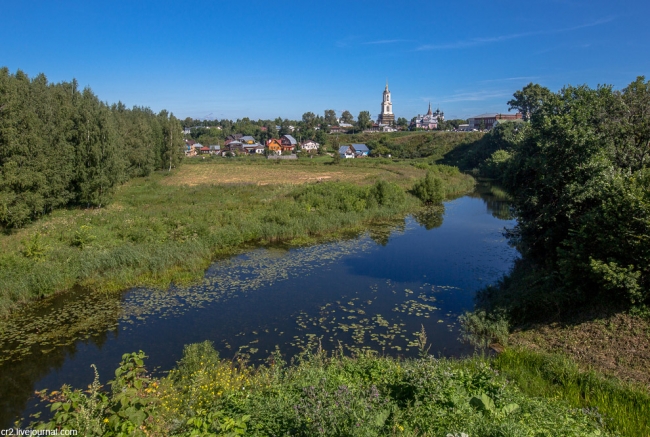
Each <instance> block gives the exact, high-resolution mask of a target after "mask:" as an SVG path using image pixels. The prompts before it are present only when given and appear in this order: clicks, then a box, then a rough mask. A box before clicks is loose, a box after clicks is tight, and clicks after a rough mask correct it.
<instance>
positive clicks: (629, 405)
mask: <svg viewBox="0 0 650 437" xmlns="http://www.w3.org/2000/svg"><path fill="white" fill-rule="evenodd" d="M493 365H494V367H495V368H497V369H499V370H500V371H502V372H503V373H504V374H505V375H507V376H508V378H510V379H512V380H513V381H514V382H515V383H516V385H518V386H519V388H520V389H521V390H522V391H523V392H524V393H525V394H526V395H528V396H534V397H543V398H548V399H560V400H562V401H564V402H567V403H568V404H569V405H571V406H572V407H574V408H581V409H583V410H585V411H588V412H589V414H591V415H593V416H594V417H596V418H598V420H602V421H603V422H604V424H605V427H606V428H607V429H609V430H611V431H614V432H618V433H620V434H621V435H625V436H631V437H632V436H635V437H647V436H649V435H650V393H648V391H647V390H645V389H644V388H641V387H637V386H634V385H630V384H627V383H623V382H621V381H618V380H615V379H608V378H605V377H603V376H600V375H598V374H596V373H595V372H593V371H587V372H585V371H580V370H579V368H578V366H577V364H576V363H575V362H573V361H571V360H570V359H569V358H566V357H563V356H561V355H549V354H541V353H536V352H532V351H527V350H522V349H517V350H506V351H505V352H504V353H502V354H500V355H499V356H498V357H497V358H496V359H495V360H494V364H493Z"/></svg>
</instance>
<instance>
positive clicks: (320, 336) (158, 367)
mask: <svg viewBox="0 0 650 437" xmlns="http://www.w3.org/2000/svg"><path fill="white" fill-rule="evenodd" d="M514 224H515V222H514V221H513V220H512V219H511V218H510V217H509V215H508V204H507V202H506V201H505V200H503V198H502V197H500V196H499V195H498V190H495V189H492V188H491V187H489V186H485V185H483V186H479V187H478V189H477V191H476V192H475V193H473V194H471V195H468V196H465V197H462V198H458V199H456V200H453V201H450V202H447V203H445V210H444V214H443V215H442V217H436V216H435V215H434V216H429V217H425V218H422V217H418V218H414V217H407V218H406V219H405V220H403V221H402V222H400V223H396V224H395V225H393V226H390V227H384V228H378V229H373V230H372V231H369V232H367V233H366V234H364V235H362V236H358V237H356V238H352V239H348V240H344V241H337V242H331V243H326V244H321V245H316V246H310V247H304V248H297V249H290V250H282V249H277V248H275V249H257V250H253V251H250V252H248V253H246V254H243V255H240V256H237V257H233V258H231V259H228V260H222V261H218V262H215V263H214V264H213V265H212V266H211V267H210V268H209V269H208V271H207V272H206V274H205V278H204V280H203V282H202V283H201V284H197V285H195V286H191V287H173V286H172V287H170V288H169V289H168V290H165V291H152V290H147V289H131V290H128V291H126V292H125V293H123V294H122V295H109V296H97V295H93V294H88V293H84V292H82V291H78V292H76V293H69V294H67V295H66V296H63V297H58V298H56V299H52V300H49V301H46V302H43V303H40V304H38V305H35V306H34V308H30V309H28V310H26V311H24V312H23V314H21V318H20V320H22V321H24V323H25V326H18V325H20V324H19V323H17V324H16V326H9V327H8V329H6V330H4V331H3V332H1V333H0V350H1V351H2V358H1V361H0V427H6V426H9V425H10V424H12V423H13V421H14V420H16V419H19V418H21V417H22V418H24V421H23V422H27V423H29V421H30V420H29V418H28V414H30V413H33V412H35V411H37V409H38V407H37V406H36V400H35V399H34V397H33V393H34V391H35V390H41V389H43V388H49V389H56V388H59V387H60V386H61V385H62V384H64V383H66V384H70V385H72V386H73V387H79V388H85V387H86V386H87V385H88V384H89V383H90V382H92V379H93V371H92V369H91V367H90V365H91V364H93V363H94V364H96V365H97V368H98V370H99V373H100V377H101V379H102V382H106V381H107V380H109V379H111V377H112V376H113V372H114V369H115V368H116V367H117V364H118V363H119V361H120V357H121V355H122V354H123V353H125V352H131V351H138V350H143V351H145V352H146V353H147V355H148V356H149V358H148V359H147V361H146V364H147V366H148V368H149V369H150V370H153V371H154V372H158V373H161V372H164V371H166V370H169V369H170V368H172V367H173V366H174V364H175V363H176V361H177V360H179V359H180V357H181V354H182V350H183V346H184V345H186V344H189V343H194V342H200V341H204V340H211V341H212V342H214V345H215V348H216V349H217V350H218V351H219V353H220V355H221V356H222V357H227V358H231V357H233V356H235V355H236V354H239V355H245V356H246V357H248V358H249V359H250V360H251V361H252V362H261V361H263V360H264V359H265V358H266V357H268V356H269V354H270V352H272V351H273V350H275V349H276V347H277V348H279V350H280V351H281V352H282V353H283V354H285V355H286V356H287V357H291V356H293V355H295V354H296V353H298V352H299V351H301V350H302V349H304V348H305V347H314V346H316V345H318V344H321V345H322V347H324V348H326V349H328V350H332V349H334V348H339V347H343V348H345V349H346V350H348V351H354V350H355V349H362V348H367V349H373V350H376V351H378V352H379V353H382V354H387V355H393V356H415V355H416V354H417V348H416V347H414V342H415V340H416V334H417V332H418V331H419V330H420V329H421V326H424V328H425V330H426V332H427V336H428V339H429V342H430V343H431V350H430V351H431V352H432V353H434V354H436V355H442V356H462V355H466V354H471V353H472V352H473V350H472V349H471V348H470V347H469V346H467V345H464V344H462V343H461V342H460V341H459V340H458V334H459V333H458V326H457V317H458V315H459V314H461V313H462V312H464V311H465V310H469V309H471V308H472V306H473V297H474V295H475V293H476V291H477V290H478V289H480V288H482V287H484V286H486V285H488V284H491V283H493V282H495V281H496V280H498V279H499V278H500V277H501V276H502V275H503V274H504V273H506V272H507V271H508V270H509V268H510V267H511V266H512V263H513V262H514V260H515V258H516V257H517V256H518V254H517V251H516V250H515V249H514V248H512V247H510V246H509V245H508V242H507V240H506V239H505V237H504V236H503V230H504V228H511V227H513V226H514ZM46 322H47V323H46ZM53 327H56V329H54V328H53Z"/></svg>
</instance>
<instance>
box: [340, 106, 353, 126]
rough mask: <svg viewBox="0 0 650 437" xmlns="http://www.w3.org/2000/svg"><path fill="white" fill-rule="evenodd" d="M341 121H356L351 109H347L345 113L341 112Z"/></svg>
mask: <svg viewBox="0 0 650 437" xmlns="http://www.w3.org/2000/svg"><path fill="white" fill-rule="evenodd" d="M341 121H342V122H343V123H348V124H349V123H352V122H354V117H353V116H352V114H351V113H350V111H348V110H347V109H346V110H345V111H343V113H342V114H341Z"/></svg>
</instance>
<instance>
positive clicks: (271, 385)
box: [40, 332, 650, 437]
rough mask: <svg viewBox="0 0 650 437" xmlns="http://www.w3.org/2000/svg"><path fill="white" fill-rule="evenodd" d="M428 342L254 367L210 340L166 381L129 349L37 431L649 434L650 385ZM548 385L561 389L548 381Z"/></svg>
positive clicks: (64, 394) (64, 396)
mask: <svg viewBox="0 0 650 437" xmlns="http://www.w3.org/2000/svg"><path fill="white" fill-rule="evenodd" d="M419 347H420V353H421V357H420V358H419V359H411V360H400V359H393V358H389V357H378V356H376V355H373V354H371V353H367V352H366V353H363V352H360V353H359V354H358V355H357V356H355V357H347V356H345V355H344V354H343V353H342V350H341V351H340V352H338V353H334V354H333V355H331V356H328V354H327V353H326V352H323V351H321V350H316V351H305V352H304V353H303V354H302V355H301V356H300V357H299V358H298V359H297V361H296V362H294V363H293V364H291V365H286V363H285V362H284V360H283V358H282V355H281V354H280V352H279V351H276V353H274V354H272V356H271V357H270V358H269V361H268V364H267V365H265V366H259V367H256V368H255V367H251V366H248V365H247V364H246V363H245V362H242V361H229V360H222V359H220V358H219V356H218V354H217V353H216V351H215V350H214V349H213V348H212V346H211V344H210V343H209V342H204V343H200V344H193V345H190V346H187V347H186V348H185V351H184V355H183V358H182V359H181V360H180V361H179V363H178V365H177V367H176V368H175V369H174V370H172V371H171V372H170V373H169V375H168V376H167V377H164V378H161V379H156V378H150V377H149V376H148V375H147V374H146V371H145V367H144V360H145V355H144V353H143V352H140V353H133V354H125V355H124V356H123V359H122V363H121V365H120V367H119V368H118V370H117V371H116V372H115V374H116V378H115V379H114V380H113V381H112V382H111V384H110V385H111V389H112V392H110V393H109V394H108V395H102V394H100V390H101V387H100V386H99V383H98V380H97V379H96V381H95V383H93V384H91V386H90V390H89V391H88V392H86V393H82V392H81V391H72V390H71V389H69V388H65V387H64V388H63V389H62V391H61V392H50V393H47V392H42V393H41V396H42V398H43V399H44V400H45V401H47V402H52V404H51V408H52V410H53V411H55V412H56V414H55V417H54V419H53V420H52V421H50V422H48V423H42V424H41V425H40V428H41V429H56V428H57V427H62V428H64V429H77V430H79V431H80V432H82V433H83V434H84V435H88V436H91V435H106V434H110V433H114V432H119V431H122V432H126V433H128V434H130V435H150V436H157V435H161V436H162V435H179V436H180V435H183V436H185V435H187V436H189V435H198V434H206V433H207V434H209V435H231V434H228V433H229V432H230V433H236V434H247V435H305V436H311V435H351V436H352V435H364V436H365V435H454V436H460V435H469V436H475V435H476V436H478V435H508V436H519V435H521V436H524V435H549V436H550V435H562V436H608V435H612V436H613V435H626V436H640V437H642V436H646V435H647V431H648V429H649V423H648V421H649V419H648V417H650V414H649V413H650V410H649V408H650V407H649V406H650V396H648V394H647V393H643V392H639V391H635V390H634V389H633V388H630V387H626V386H622V385H620V384H619V385H616V384H613V383H608V382H607V381H605V380H604V379H602V378H601V377H599V376H598V375H595V374H592V375H586V376H585V375H582V374H580V373H579V372H576V371H575V370H574V369H573V367H571V365H570V363H566V362H562V361H559V360H557V359H554V358H553V357H545V356H541V355H535V354H532V353H530V352H523V351H517V350H511V351H508V352H507V353H506V354H504V355H502V356H500V357H498V358H496V359H486V358H479V357H474V358H471V359H465V360H447V359H434V358H433V357H432V356H429V355H427V352H426V349H427V340H426V334H425V333H424V332H422V333H421V336H420V346H419ZM547 386H553V387H555V388H556V390H553V391H551V390H546V391H544V390H540V387H547ZM563 389H565V390H563ZM569 391H570V392H571V395H572V397H573V399H569V398H570V396H567V395H566V394H567V392H569ZM603 395H605V396H603ZM606 395H610V396H609V397H608V396H606ZM610 406H614V407H615V408H609V407H610ZM81 412H83V413H84V414H83V415H82V414H75V413H81ZM232 435H234V434H232Z"/></svg>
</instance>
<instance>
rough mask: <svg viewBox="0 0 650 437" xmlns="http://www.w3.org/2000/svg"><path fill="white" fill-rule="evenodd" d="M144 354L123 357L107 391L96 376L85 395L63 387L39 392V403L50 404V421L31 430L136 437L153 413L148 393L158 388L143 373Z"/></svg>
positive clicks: (151, 399) (150, 397) (151, 400)
mask: <svg viewBox="0 0 650 437" xmlns="http://www.w3.org/2000/svg"><path fill="white" fill-rule="evenodd" d="M144 358H146V357H145V355H144V352H142V351H140V352H138V353H135V352H133V353H131V354H124V355H123V356H122V361H121V363H120V367H118V368H117V370H115V379H114V380H112V381H110V382H109V385H111V392H110V393H106V392H103V391H101V388H102V386H101V385H100V383H99V375H98V373H97V369H96V368H95V367H94V366H93V368H94V370H95V380H94V381H93V383H92V384H91V385H90V387H89V390H88V393H87V394H86V393H84V392H82V391H81V390H72V389H71V388H70V387H69V386H63V388H62V389H61V391H60V392H59V391H54V392H50V393H49V394H48V393H47V391H45V390H43V391H42V392H39V395H40V397H41V399H42V400H44V401H47V402H50V403H51V405H50V409H51V411H52V412H53V413H54V415H53V417H52V419H51V420H50V421H48V422H44V423H41V424H39V425H38V426H36V427H35V429H36V430H57V429H66V430H77V431H78V432H79V433H80V434H81V435H84V436H116V437H117V436H120V437H121V436H133V435H135V436H138V435H146V434H145V433H144V424H145V423H146V421H147V419H148V418H149V417H151V415H152V413H153V411H154V410H155V407H154V404H155V400H154V398H152V396H151V393H152V392H153V391H154V390H155V388H156V387H157V386H158V383H157V382H152V381H151V379H150V378H149V377H147V375H146V373H145V370H144V361H143V360H144Z"/></svg>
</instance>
